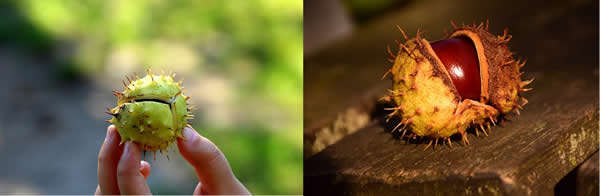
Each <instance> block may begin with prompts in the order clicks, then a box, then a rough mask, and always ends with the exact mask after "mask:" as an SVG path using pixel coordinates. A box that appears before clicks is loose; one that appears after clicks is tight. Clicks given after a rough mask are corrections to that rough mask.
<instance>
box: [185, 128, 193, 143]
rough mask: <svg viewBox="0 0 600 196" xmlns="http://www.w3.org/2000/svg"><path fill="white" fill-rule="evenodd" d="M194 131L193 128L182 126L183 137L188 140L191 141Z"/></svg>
mask: <svg viewBox="0 0 600 196" xmlns="http://www.w3.org/2000/svg"><path fill="white" fill-rule="evenodd" d="M194 132H196V131H194V130H193V129H191V128H189V127H185V128H183V137H184V138H185V139H186V140H188V141H191V140H193V139H194V138H196V133H194Z"/></svg>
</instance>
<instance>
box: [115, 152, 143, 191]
mask: <svg viewBox="0 0 600 196" xmlns="http://www.w3.org/2000/svg"><path fill="white" fill-rule="evenodd" d="M140 158H141V153H140V148H139V147H138V146H137V144H135V143H133V142H131V141H128V142H127V143H125V147H124V149H123V155H121V160H120V161H119V165H118V166H117V182H118V184H119V190H120V191H121V194H125V195H149V194H150V188H148V184H146V180H144V176H143V175H142V173H141V172H140V169H141V167H140Z"/></svg>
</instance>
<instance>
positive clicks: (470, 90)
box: [431, 36, 481, 100]
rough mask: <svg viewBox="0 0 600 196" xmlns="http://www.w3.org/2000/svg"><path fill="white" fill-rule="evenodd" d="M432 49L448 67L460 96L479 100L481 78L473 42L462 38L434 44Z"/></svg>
mask: <svg viewBox="0 0 600 196" xmlns="http://www.w3.org/2000/svg"><path fill="white" fill-rule="evenodd" d="M431 48H432V49H433V50H434V51H435V53H436V55H437V56H438V57H439V58H440V60H441V61H442V64H444V67H446V70H447V71H448V74H449V75H450V78H451V79H452V83H454V86H455V87H456V90H458V93H459V94H460V96H461V97H462V98H463V99H472V100H479V98H480V96H481V77H480V71H479V60H478V59H477V51H475V46H474V45H473V42H472V41H471V40H470V39H469V38H467V37H463V36H461V37H455V38H450V39H445V40H440V41H436V42H433V43H431Z"/></svg>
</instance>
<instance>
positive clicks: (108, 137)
mask: <svg viewBox="0 0 600 196" xmlns="http://www.w3.org/2000/svg"><path fill="white" fill-rule="evenodd" d="M110 130H112V129H111V127H110V126H109V127H108V128H107V129H106V137H105V138H104V141H105V142H106V141H110V140H112V138H113V135H114V134H113V133H111V132H112V131H110Z"/></svg>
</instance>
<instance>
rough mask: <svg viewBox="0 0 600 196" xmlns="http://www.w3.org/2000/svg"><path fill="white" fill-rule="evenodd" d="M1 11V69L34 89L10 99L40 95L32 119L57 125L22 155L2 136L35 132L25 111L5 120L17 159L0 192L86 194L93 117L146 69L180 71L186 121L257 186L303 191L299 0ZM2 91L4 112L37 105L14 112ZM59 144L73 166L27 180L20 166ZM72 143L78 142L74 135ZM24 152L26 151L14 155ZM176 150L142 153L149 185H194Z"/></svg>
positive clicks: (183, 190) (26, 3)
mask: <svg viewBox="0 0 600 196" xmlns="http://www.w3.org/2000/svg"><path fill="white" fill-rule="evenodd" d="M0 11H1V12H2V13H1V14H0V16H1V18H3V19H0V44H1V47H0V56H2V55H3V54H6V55H7V56H8V57H7V58H8V59H10V60H5V61H4V62H2V60H3V59H2V58H0V63H2V64H3V67H2V69H3V70H6V75H7V77H8V78H9V79H7V80H9V82H10V83H14V84H13V85H16V86H19V84H22V85H23V86H27V87H28V88H30V90H29V91H30V92H29V91H28V92H27V93H23V94H17V95H13V97H14V96H17V97H18V96H24V97H25V96H34V97H38V96H46V97H47V99H43V100H32V102H35V103H37V104H35V105H39V106H40V107H37V108H35V110H48V111H49V112H46V113H49V114H48V116H43V117H40V120H36V121H34V122H33V123H34V125H35V123H37V124H40V125H39V126H41V127H45V128H46V129H48V127H50V128H52V127H55V128H56V129H57V131H54V132H52V133H51V134H50V135H47V136H45V137H46V138H45V139H44V141H41V143H40V144H39V145H44V147H41V148H35V149H37V151H35V150H33V149H32V150H31V151H25V152H22V151H19V149H18V148H11V147H9V145H11V142H10V141H14V142H12V143H19V141H26V140H27V139H26V138H29V139H30V137H31V136H32V135H33V136H36V137H37V136H38V133H37V132H35V131H33V130H34V128H35V127H34V128H28V127H25V126H19V125H18V124H19V123H18V122H19V121H28V119H27V117H22V119H21V117H19V115H17V116H13V117H10V118H9V117H4V118H2V120H3V121H2V122H3V123H5V124H4V125H3V129H2V132H1V133H2V134H3V135H0V147H3V146H4V147H6V148H4V150H3V151H0V155H1V156H2V157H5V156H14V157H17V158H15V159H13V160H11V161H9V162H8V163H5V164H4V165H0V166H5V167H4V168H2V169H0V173H2V172H1V171H2V170H7V173H5V174H0V188H1V187H3V185H2V184H4V187H14V186H12V185H15V184H19V185H22V186H23V187H26V188H25V190H29V191H30V192H27V191H25V192H18V191H17V192H16V193H41V194H57V193H78V194H91V193H93V190H94V189H95V184H96V183H97V182H96V176H95V170H94V169H95V167H96V165H95V162H96V160H95V157H96V156H97V153H98V150H99V148H100V144H101V142H102V140H103V138H104V134H105V132H104V130H105V128H106V126H107V125H108V124H106V123H102V121H103V120H105V119H108V117H107V116H102V115H101V113H102V111H103V110H104V109H103V108H104V107H107V106H108V107H114V104H115V102H116V99H115V98H114V97H111V96H110V94H111V92H110V90H113V89H114V90H118V91H121V90H123V89H122V86H121V85H120V81H121V80H122V79H124V78H125V75H131V74H132V73H134V72H137V73H138V74H140V73H143V72H144V70H145V69H146V68H152V70H153V71H154V72H155V73H159V72H160V71H161V70H164V71H174V72H176V73H177V77H176V79H184V86H185V91H184V92H185V93H186V94H187V95H190V96H191V103H192V104H193V105H195V106H196V108H197V109H196V110H195V111H193V113H194V114H195V115H196V119H195V121H194V122H193V126H194V128H196V129H197V130H198V131H199V132H200V134H202V135H204V136H206V137H207V138H209V139H211V140H212V141H213V142H214V143H216V144H217V145H218V146H219V147H220V148H221V150H222V151H223V152H224V154H225V155H226V157H227V158H228V160H229V162H230V164H231V166H232V168H233V170H234V173H235V174H236V175H237V177H238V178H239V179H240V181H241V182H242V183H243V184H245V185H246V187H247V188H248V189H249V190H250V191H251V192H252V193H253V194H302V185H303V180H302V175H303V173H302V168H303V166H302V116H303V114H302V97H303V93H302V89H303V86H302V74H303V73H302V59H303V58H302V50H303V49H302V22H303V20H302V12H303V6H302V1H300V0H291V1H281V0H252V1H214V0H206V1H183V0H169V1H167V0H149V1H118V0H106V1H101V0H87V1H80V0H43V1H40V0H21V1H16V0H15V1H4V2H2V3H0ZM15 59H16V60H15ZM7 62H8V63H7ZM11 62H13V63H11ZM14 62H19V63H14ZM29 64H31V65H29ZM8 73H15V74H23V75H24V76H23V77H16V76H12V75H15V74H10V75H8ZM141 75H143V74H141ZM73 97H75V98H73ZM4 98H6V99H4V101H3V102H4V105H5V106H6V107H7V108H8V109H11V108H12V110H15V111H16V112H18V113H19V114H20V113H23V114H22V115H23V116H27V115H39V114H38V113H40V112H33V111H30V110H28V109H27V108H26V107H25V108H24V107H19V108H17V107H15V108H13V107H12V106H9V105H14V104H13V103H14V102H18V100H19V99H18V98H8V97H4ZM71 99H73V101H71ZM63 102H64V103H63ZM32 110H33V109H32ZM71 110H74V111H76V112H75V113H77V112H81V113H85V114H83V115H82V114H81V113H80V114H76V115H74V114H73V111H71ZM42 113H44V112H42ZM62 113H64V115H62ZM65 116H69V117H68V118H67V117H65ZM36 119H37V118H36ZM86 122H88V123H87V124H86ZM48 123H52V125H53V126H46V124H48ZM90 127H91V128H90ZM9 128H10V130H11V131H10V132H9V131H7V130H8V129H9ZM30 129H31V130H30ZM81 129H85V130H81ZM14 132H19V134H14ZM30 132H31V133H30ZM26 133H27V134H30V135H27V134H26ZM2 138H4V139H2ZM62 140H64V141H69V142H68V143H69V144H70V145H69V146H70V147H71V148H75V149H73V150H78V151H76V152H70V153H66V154H65V155H62V154H60V153H59V154H57V155H54V156H55V157H57V156H60V157H63V156H64V157H69V159H73V160H71V162H73V163H71V164H74V165H78V166H62V165H64V164H67V165H68V164H69V163H67V162H68V161H69V160H67V161H65V162H62V163H60V164H56V166H55V167H51V168H48V170H57V171H54V172H56V173H49V174H47V176H49V177H48V178H47V179H44V178H42V179H39V178H37V177H35V176H37V175H36V174H35V171H36V170H34V171H31V170H28V166H26V164H25V165H24V164H23V162H27V161H28V160H32V158H31V157H36V156H37V155H39V156H42V157H47V156H50V155H52V154H53V153H55V152H58V151H62V150H64V149H62V148H61V145H62V146H64V145H67V144H65V143H61V142H57V143H47V142H52V141H62ZM80 140H81V141H84V142H79V143H81V145H79V146H78V145H77V144H72V142H71V141H80ZM2 141H4V142H2ZM86 141H87V143H85V142H86ZM92 141H93V143H90V142H92ZM76 143H77V142H76ZM19 144H21V143H19ZM21 150H22V149H21ZM28 152H29V153H32V154H29V155H28V156H29V158H28V157H27V156H25V155H22V153H28ZM176 152H177V151H176V150H171V152H170V153H169V155H170V157H171V160H170V161H168V160H166V159H165V158H161V156H157V160H151V161H150V162H151V164H152V167H153V168H152V170H153V171H152V172H153V173H152V174H151V176H150V178H149V183H150V186H151V189H152V191H153V193H155V194H191V192H192V191H193V187H194V186H195V184H196V183H197V181H196V178H195V176H194V173H193V169H192V168H191V167H189V166H188V165H187V163H185V162H184V160H183V159H182V158H181V157H180V155H178V153H176ZM78 156H80V157H85V160H81V163H79V162H77V160H79V159H84V158H74V157H78ZM163 157H164V156H163ZM174 157H175V158H174ZM88 159H92V160H91V161H90V160H88ZM42 160H47V161H49V162H54V161H62V160H60V159H55V160H52V157H51V156H50V157H49V158H47V159H42ZM82 164H85V165H91V166H79V165H82ZM11 167H12V168H11ZM31 167H33V166H31ZM63 167H64V168H63ZM78 169H80V170H82V171H76V172H74V173H76V174H78V175H74V176H70V177H69V178H73V179H70V180H65V181H64V182H63V183H64V184H66V185H62V186H58V188H57V186H55V185H52V184H51V183H48V181H51V180H52V179H53V177H52V176H56V175H59V171H61V170H78ZM8 170H14V171H11V172H9V171H8ZM44 171H46V170H44ZM22 172H29V173H31V174H28V175H25V174H23V173H22ZM65 172H73V171H65ZM85 175H88V176H85ZM23 176H25V177H23ZM38 177H39V176H38ZM54 178H56V177H54ZM173 179H175V180H173ZM69 182H78V184H70V183H69ZM79 183H81V184H79ZM81 186H83V187H84V188H81ZM61 187H62V188H66V189H61ZM5 190H6V189H5ZM9 190H10V189H9ZM83 190H89V192H82V191H83ZM0 192H1V191H0Z"/></svg>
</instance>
